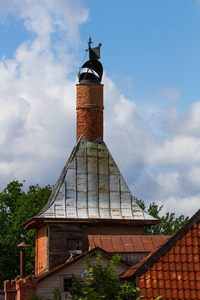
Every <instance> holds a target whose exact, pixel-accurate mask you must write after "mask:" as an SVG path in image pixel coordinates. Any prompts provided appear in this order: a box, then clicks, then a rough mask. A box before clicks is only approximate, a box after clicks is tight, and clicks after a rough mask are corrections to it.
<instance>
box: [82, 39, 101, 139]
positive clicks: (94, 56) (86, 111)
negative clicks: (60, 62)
mask: <svg viewBox="0 0 200 300" xmlns="http://www.w3.org/2000/svg"><path fill="white" fill-rule="evenodd" d="M91 44H92V41H91V37H90V38H89V42H88V52H89V60H88V61H86V62H85V63H84V64H83V65H82V67H81V69H80V71H79V74H78V77H79V84H77V96H76V110H77V125H76V132H77V140H79V138H80V136H81V135H84V137H85V138H86V139H87V140H88V141H90V142H92V141H94V140H96V139H97V138H99V137H102V138H103V109H104V107H103V84H101V78H102V74H103V67H102V64H101V63H100V62H99V61H98V59H99V58H100V47H101V44H99V46H98V47H96V48H91ZM82 69H83V70H82ZM81 70H82V71H83V72H81Z"/></svg>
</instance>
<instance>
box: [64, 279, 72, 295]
mask: <svg viewBox="0 0 200 300" xmlns="http://www.w3.org/2000/svg"><path fill="white" fill-rule="evenodd" d="M71 287H72V278H64V292H69V288H71Z"/></svg>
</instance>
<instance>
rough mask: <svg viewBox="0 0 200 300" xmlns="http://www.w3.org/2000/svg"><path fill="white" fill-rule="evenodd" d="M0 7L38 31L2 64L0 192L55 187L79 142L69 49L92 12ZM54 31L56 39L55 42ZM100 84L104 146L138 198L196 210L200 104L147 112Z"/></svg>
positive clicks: (70, 5) (171, 91) (74, 5)
mask: <svg viewBox="0 0 200 300" xmlns="http://www.w3.org/2000/svg"><path fill="white" fill-rule="evenodd" d="M0 4H1V5H2V6H1V7H2V10H1V12H2V14H1V16H2V18H3V17H4V18H5V15H6V14H7V15H8V14H10V13H12V14H13V15H16V16H18V17H19V18H21V19H22V20H23V21H24V24H25V26H26V27H27V29H28V30H31V31H33V32H34V33H35V36H34V38H33V37H31V38H32V40H29V41H25V42H24V43H23V44H21V45H20V47H19V48H18V49H16V51H15V54H14V56H13V59H10V60H8V59H6V58H3V59H2V60H1V61H0V105H1V111H0V127H1V128H3V130H1V132H0V174H1V183H0V184H1V188H3V187H5V186H6V184H7V183H8V182H9V181H11V180H13V179H18V180H20V181H21V180H23V179H25V180H26V181H27V183H28V184H34V183H37V182H38V183H39V184H40V185H45V184H49V183H50V184H55V182H56V180H57V178H58V176H59V173H60V171H61V170H62V167H63V166H64V164H65V162H66V160H67V159H68V156H69V154H70V152H71V151H72V148H73V146H74V144H75V126H76V124H75V113H76V112H75V106H76V103H75V101H76V100H75V99H76V96H75V89H76V87H75V83H76V79H75V78H74V79H73V78H71V75H70V74H71V72H72V71H74V69H77V62H76V58H75V54H73V55H72V54H70V49H71V48H72V47H73V49H74V53H76V51H77V49H78V47H79V40H80V37H79V32H78V30H79V26H80V24H82V23H83V22H86V21H87V20H88V10H87V9H86V8H84V7H83V5H82V2H81V1H67V0H59V1H56V2H55V1H53V0H48V1H47V0H46V1H45V0H43V1H41V0H36V1H28V0H26V1H25V0H16V1H12V0H8V1H7V2H5V1H2V0H0ZM54 34H58V35H59V39H58V40H57V42H56V43H53V44H52V37H54V38H55V36H54ZM128 80H129V79H128ZM103 83H104V84H105V87H104V93H105V142H106V143H107V145H108V147H109V149H110V151H111V153H112V155H113V157H114V159H115V160H116V162H117V163H118V165H119V167H120V169H121V171H122V174H123V176H124V177H125V179H126V181H127V183H128V184H129V186H130V187H131V189H132V191H133V194H134V195H135V196H137V197H139V198H143V199H144V200H145V202H146V203H147V204H148V202H150V201H151V202H152V201H155V202H156V203H159V205H161V204H163V205H164V209H165V210H166V211H174V210H176V211H177V214H179V213H184V214H192V213H194V212H195V210H197V208H199V204H200V200H199V199H200V198H199V195H200V187H199V185H198V182H199V178H200V171H199V170H200V154H199V153H200V151H199V149H200V140H199V133H200V132H199V130H200V129H199V128H200V126H199V125H200V124H199V122H200V121H199V113H200V102H196V103H194V104H193V105H192V106H191V109H190V110H189V112H187V113H184V114H183V113H181V114H180V113H178V112H177V110H176V109H175V107H174V106H173V105H171V106H170V107H167V108H166V107H165V108H163V114H162V113H161V110H160V109H159V111H156V110H155V108H152V107H151V106H150V105H149V106H148V109H146V111H145V110H144V109H143V110H141V109H140V108H139V107H137V106H136V104H135V102H134V101H130V100H129V99H126V98H125V97H124V96H123V95H122V94H121V93H120V91H119V90H118V88H117V86H116V85H115V83H114V82H113V81H112V80H111V79H110V78H108V77H107V76H106V75H104V79H103ZM129 83H131V81H130V82H129ZM164 94H165V95H164V96H165V97H167V98H168V99H171V100H177V99H178V98H179V97H180V90H179V89H178V88H165V89H164ZM152 115H153V117H152ZM161 115H162V117H161ZM152 120H154V121H155V124H156V125H155V124H154V128H153V126H152ZM157 125H158V126H160V128H159V131H160V132H159V135H157V134H156V130H155V126H157ZM152 128H153V129H152ZM187 206H190V207H189V209H188V207H187Z"/></svg>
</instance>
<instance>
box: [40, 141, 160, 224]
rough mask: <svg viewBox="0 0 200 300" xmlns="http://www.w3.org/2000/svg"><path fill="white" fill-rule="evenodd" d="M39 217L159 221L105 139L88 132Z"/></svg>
mask: <svg viewBox="0 0 200 300" xmlns="http://www.w3.org/2000/svg"><path fill="white" fill-rule="evenodd" d="M35 218H55V219H56V218H59V219H60V218H64V219H70V220H71V219H74V220H77V219H84V220H85V219H105V220H108V219H113V220H120V219H121V220H123V219H125V220H149V221H150V220H151V221H153V220H155V221H156V219H155V218H153V217H152V216H150V215H148V214H147V213H145V212H144V211H143V210H142V209H141V208H140V207H139V206H138V205H137V203H136V202H135V200H134V197H133V196H132V194H131V192H130V190H129V188H128V186H127V184H126V182H125V180H124V178H123V176H122V175H121V173H120V171H119V168H118V167H117V165H116V163H115V161H114V159H113V158H112V155H111V154H110V152H109V150H108V148H107V146H106V145H105V143H104V142H103V140H102V139H101V138H98V139H97V140H95V141H94V142H89V141H87V140H86V139H85V138H84V136H82V137H81V138H80V139H79V141H78V142H77V144H76V146H75V147H74V149H73V151H72V153H71V156H70V157H69V160H68V162H67V163H66V165H65V167H64V169H63V171H62V173H61V175H60V177H59V179H58V181H57V183H56V185H55V187H54V190H53V192H52V194H51V196H50V198H49V201H48V203H47V204H46V206H45V207H44V209H43V210H42V211H41V212H40V213H39V214H38V215H37V216H36V217H35Z"/></svg>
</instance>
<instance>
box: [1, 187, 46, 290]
mask: <svg viewBox="0 0 200 300" xmlns="http://www.w3.org/2000/svg"><path fill="white" fill-rule="evenodd" d="M22 188H23V183H19V182H18V181H12V182H11V183H9V184H8V185H7V187H6V188H5V189H4V190H3V192H1V193H0V287H1V288H2V287H3V281H4V280H7V279H9V280H10V279H13V278H15V277H16V276H17V275H18V274H19V269H20V267H19V248H18V247H17V245H18V244H20V243H21V242H25V243H26V244H27V245H28V248H26V273H27V274H32V273H34V260H35V248H34V247H35V230H33V229H31V230H25V229H24V222H25V221H27V220H28V219H30V218H31V217H33V216H35V215H37V213H38V212H39V211H40V210H41V209H42V208H43V207H44V205H45V204H46V202H47V200H48V198H49V196H50V193H51V191H52V187H51V186H50V185H47V186H45V187H44V188H41V187H39V185H31V186H30V187H29V190H28V191H27V192H24V191H23V190H22Z"/></svg>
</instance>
